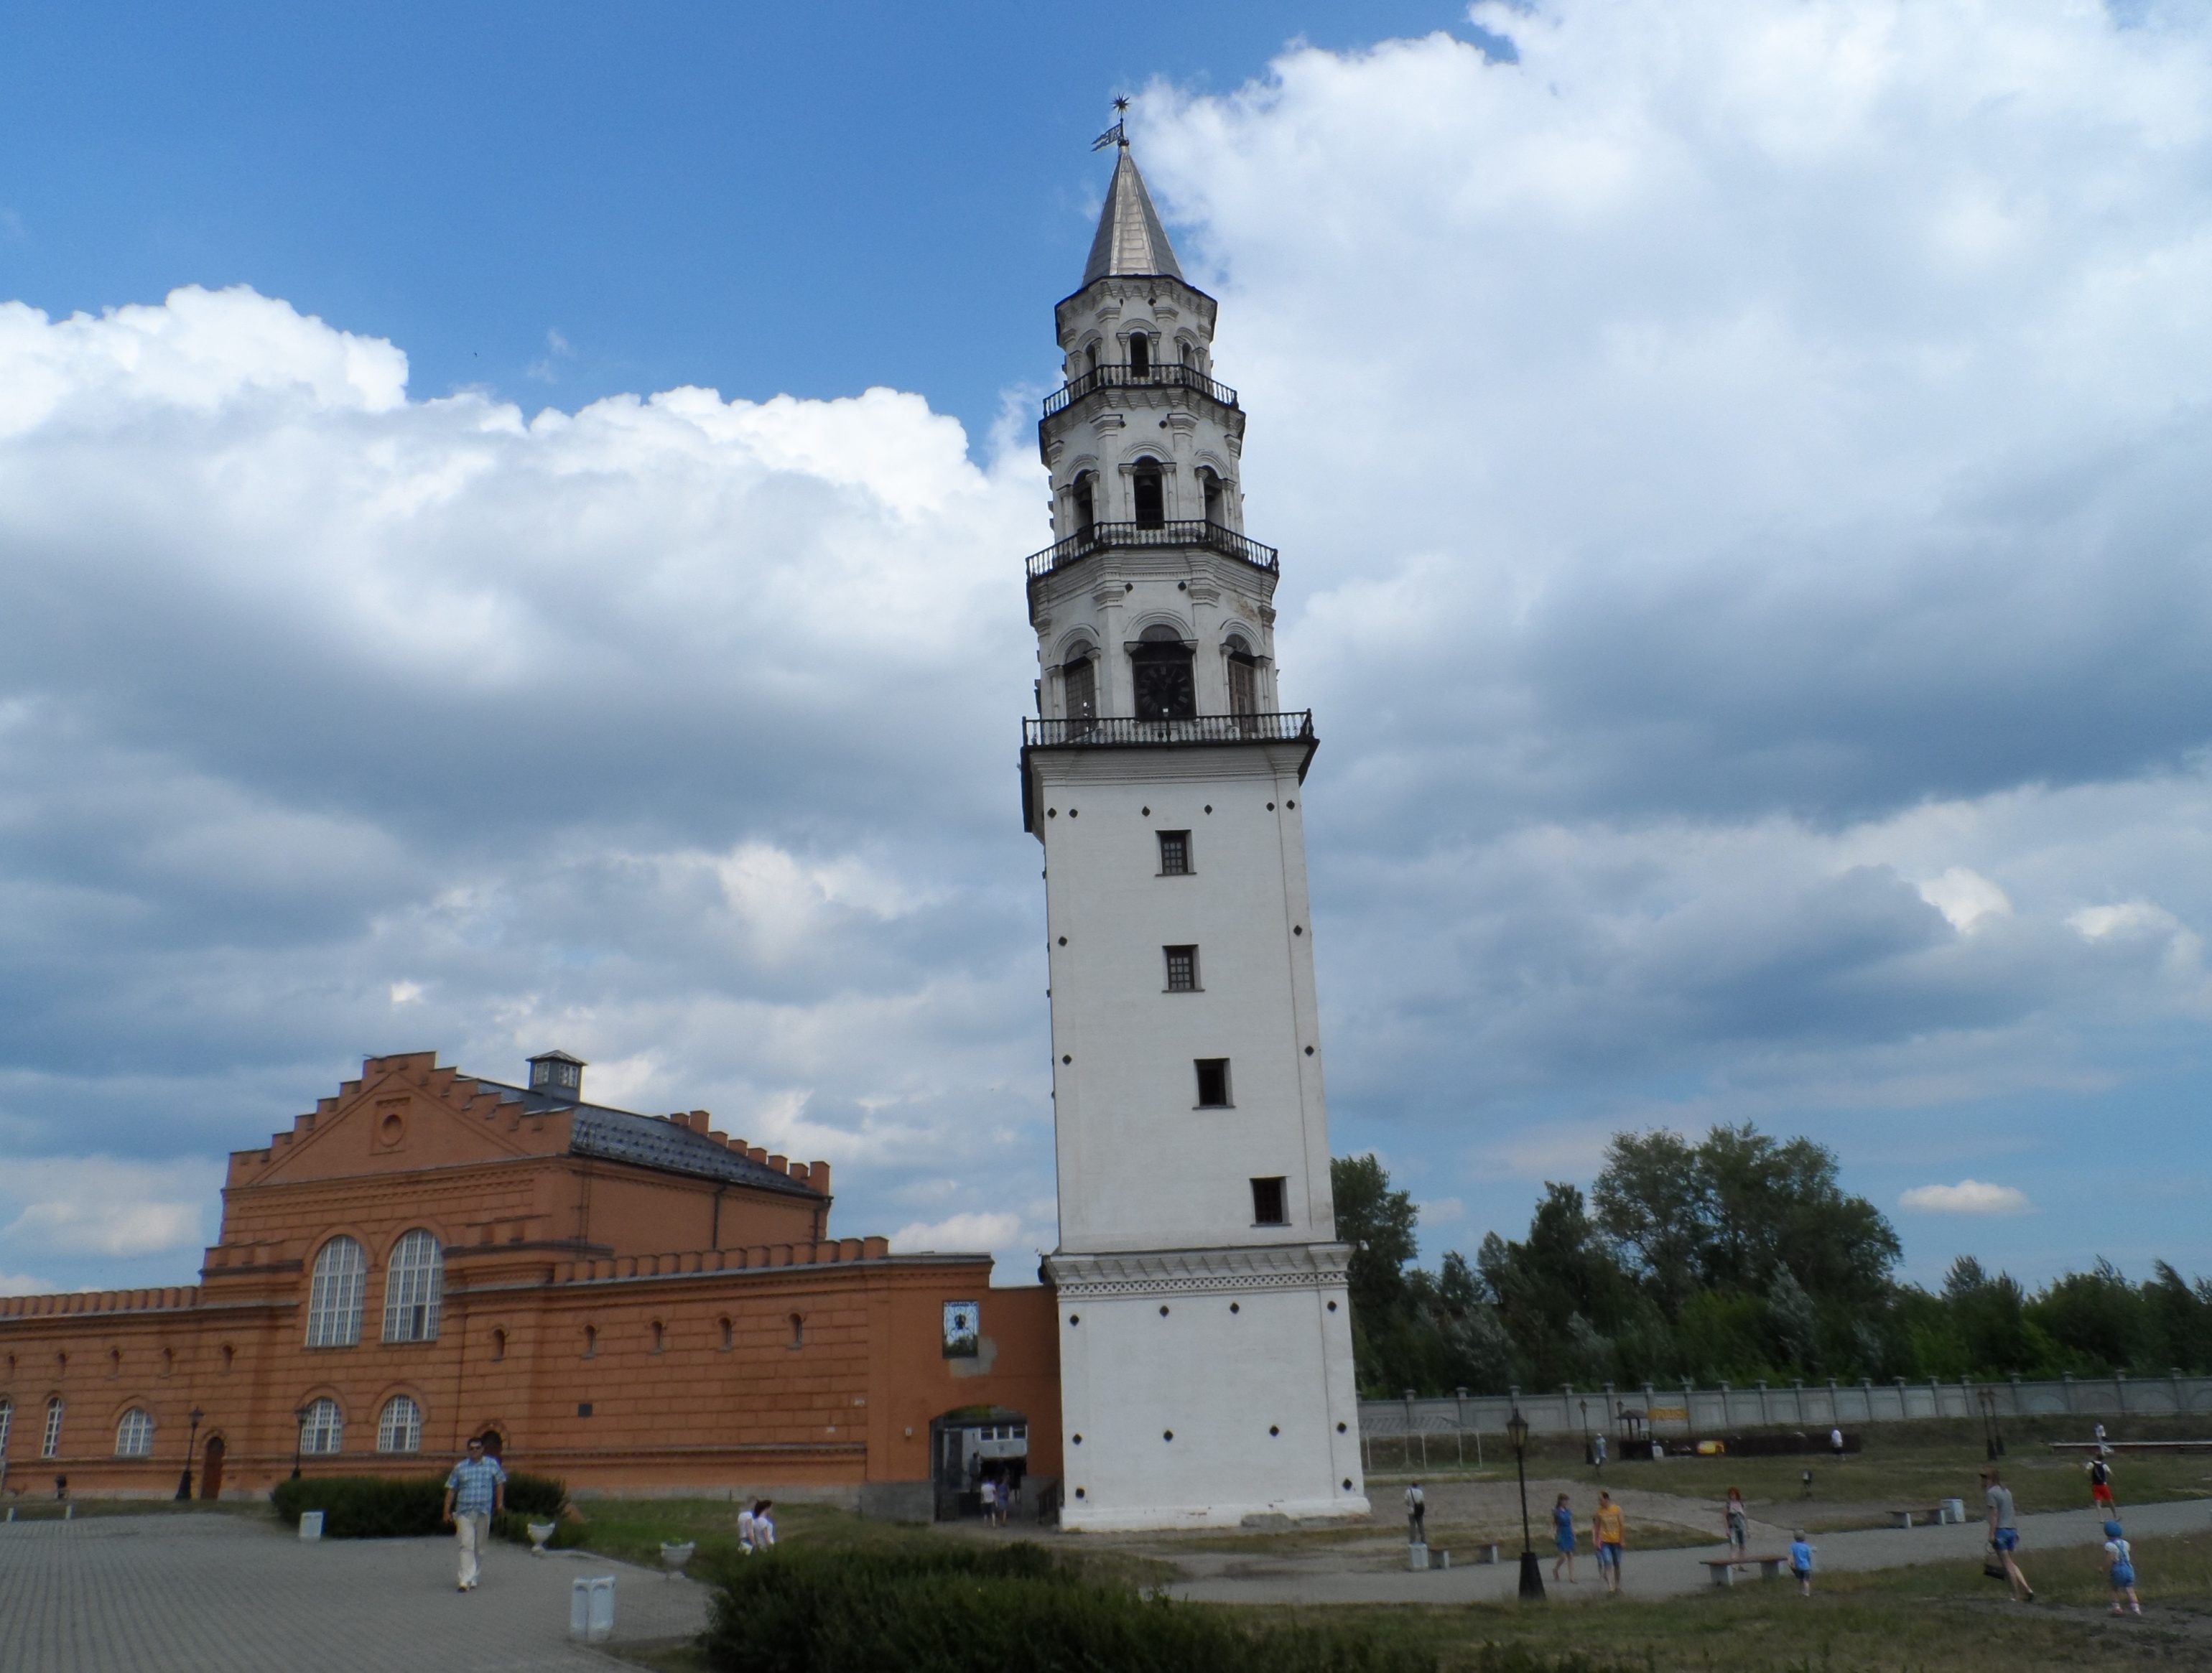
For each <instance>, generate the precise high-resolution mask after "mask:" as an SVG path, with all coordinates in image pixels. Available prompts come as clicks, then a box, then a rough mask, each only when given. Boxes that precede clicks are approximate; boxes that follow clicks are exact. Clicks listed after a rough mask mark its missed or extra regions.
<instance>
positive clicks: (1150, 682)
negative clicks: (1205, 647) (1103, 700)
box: [1135, 645, 1198, 720]
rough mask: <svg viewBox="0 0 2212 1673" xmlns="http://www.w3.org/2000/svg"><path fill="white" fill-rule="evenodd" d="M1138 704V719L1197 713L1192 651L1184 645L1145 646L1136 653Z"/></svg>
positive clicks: (1174, 717)
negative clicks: (1191, 669) (1191, 662)
mask: <svg viewBox="0 0 2212 1673" xmlns="http://www.w3.org/2000/svg"><path fill="white" fill-rule="evenodd" d="M1135 673H1136V687H1137V690H1136V699H1137V701H1136V708H1137V718H1139V720H1188V719H1191V718H1194V716H1195V715H1196V714H1197V713H1198V692H1197V688H1195V687H1194V685H1193V683H1192V682H1191V676H1190V653H1189V652H1188V651H1185V650H1184V649H1183V648H1182V646H1179V645H1178V646H1158V647H1155V646H1149V645H1148V646H1144V647H1143V648H1142V649H1141V650H1139V652H1138V653H1137V657H1136V659H1135Z"/></svg>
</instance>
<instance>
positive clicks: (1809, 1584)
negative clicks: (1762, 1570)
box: [1790, 1528, 1813, 1597]
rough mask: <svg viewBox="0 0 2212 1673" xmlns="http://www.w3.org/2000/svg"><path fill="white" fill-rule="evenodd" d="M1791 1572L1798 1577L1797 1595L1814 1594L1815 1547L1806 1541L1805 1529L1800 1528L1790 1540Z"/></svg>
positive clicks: (1806, 1595)
mask: <svg viewBox="0 0 2212 1673" xmlns="http://www.w3.org/2000/svg"><path fill="white" fill-rule="evenodd" d="M1790 1573H1792V1574H1795V1575H1796V1577H1797V1595H1798V1596H1799V1597H1811V1596H1812V1595H1813V1548H1812V1547H1811V1546H1809V1545H1808V1544H1807V1543H1805V1531H1804V1530H1803V1529H1802V1528H1800V1529H1798V1531H1796V1534H1795V1535H1793V1536H1792V1537H1791V1538H1790Z"/></svg>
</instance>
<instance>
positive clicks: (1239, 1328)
mask: <svg viewBox="0 0 2212 1673" xmlns="http://www.w3.org/2000/svg"><path fill="white" fill-rule="evenodd" d="M1349 1253H1350V1251H1349V1250H1348V1248H1347V1247H1346V1246H1345V1245H1343V1244H1340V1243H1321V1244H1295V1243H1294V1244H1271V1245H1267V1246H1259V1247H1246V1248H1228V1249H1161V1250H1143V1251H1124V1252H1114V1253H1110V1254H1068V1253H1060V1254H1055V1255H1053V1256H1050V1257H1048V1258H1047V1260H1046V1263H1045V1267H1046V1275H1047V1278H1048V1282H1050V1283H1051V1284H1052V1285H1053V1287H1054V1289H1055V1291H1056V1292H1057V1295H1058V1300H1059V1320H1058V1324H1059V1331H1060V1414H1061V1422H1062V1425H1063V1428H1062V1434H1063V1436H1064V1441H1063V1445H1064V1446H1065V1449H1066V1450H1065V1452H1064V1455H1063V1456H1064V1457H1065V1459H1066V1476H1065V1478H1064V1480H1065V1492H1064V1494H1063V1495H1062V1499H1061V1506H1060V1525H1061V1526H1062V1527H1064V1528H1069V1529H1074V1530H1078V1531H1093V1532H1101V1533H1103V1532H1109V1531H1126V1530H1131V1529H1141V1528H1217V1527H1231V1528H1233V1527H1236V1526H1237V1525H1238V1524H1240V1523H1242V1522H1243V1520H1244V1518H1247V1517H1249V1516H1257V1515H1269V1514H1273V1515H1281V1516H1290V1517H1294V1518H1300V1519H1309V1518H1331V1517H1333V1518H1350V1517H1361V1516H1364V1515H1366V1514H1367V1513H1368V1503H1367V1496H1366V1485H1365V1482H1364V1477H1363V1476H1362V1473H1361V1470H1360V1464H1359V1410H1358V1392H1357V1389H1356V1387H1355V1385H1354V1382H1353V1379H1352V1315H1351V1311H1350V1304H1349V1302H1348V1300H1346V1293H1345V1282H1344V1263H1345V1260H1346V1257H1347V1256H1348V1254H1349Z"/></svg>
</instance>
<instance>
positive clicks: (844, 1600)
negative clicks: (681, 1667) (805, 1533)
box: [702, 1544, 1436, 1673]
mask: <svg viewBox="0 0 2212 1673" xmlns="http://www.w3.org/2000/svg"><path fill="white" fill-rule="evenodd" d="M702 1646H703V1647H704V1649H705V1651H706V1653H707V1658H708V1662H709V1664H711V1665H713V1666H714V1667H716V1668H720V1669H726V1670H730V1673H842V1670H847V1669H854V1670H872V1669H883V1668H896V1669H898V1670H900V1673H1097V1670H1100V1669H1106V1668H1115V1669H1118V1668H1141V1669H1143V1670H1145V1673H1435V1668H1436V1658H1435V1656H1434V1654H1433V1652H1430V1651H1427V1650H1423V1649H1419V1648H1417V1647H1415V1646H1409V1645H1406V1644H1403V1643H1393V1642H1389V1641H1386V1640H1383V1638H1380V1637H1378V1636H1377V1635H1376V1634H1372V1633H1370V1632H1364V1631H1360V1630H1358V1629H1352V1628H1335V1627H1327V1626H1306V1625H1279V1624H1251V1623H1248V1622H1245V1621H1240V1620H1239V1619H1238V1618H1237V1616H1236V1615H1233V1614H1232V1613H1231V1612H1229V1611H1226V1610H1220V1609H1206V1608H1204V1607H1202V1606H1197V1605H1192V1604H1188V1603H1171V1602H1170V1601H1168V1600H1167V1599H1165V1598H1164V1597H1144V1596H1140V1595H1139V1593H1138V1592H1137V1591H1135V1590H1134V1589H1133V1588H1132V1587H1129V1586H1126V1585H1101V1584H1099V1583H1097V1582H1095V1581H1091V1580H1087V1579H1083V1578H1082V1577H1081V1576H1079V1575H1078V1574H1076V1573H1073V1572H1072V1571H1070V1570H1069V1569H1067V1568H1066V1567H1062V1566H1061V1565H1060V1564H1059V1563H1058V1562H1056V1561H1054V1558H1053V1556H1052V1555H1051V1554H1050V1553H1049V1552H1047V1551H1046V1550H1044V1549H1042V1547H1039V1546H1035V1545H1028V1544H1018V1545H1011V1546H1000V1547H996V1548H987V1549H980V1550H976V1549H961V1548H957V1547H948V1548H946V1549H940V1550H918V1551H912V1552H903V1551H902V1552H880V1553H878V1552H866V1553H863V1552H845V1553H836V1554H831V1553H825V1552H819V1551H805V1550H778V1551H774V1552H769V1553H767V1554H764V1555H758V1556H752V1557H747V1558H744V1559H742V1560H737V1561H732V1562H731V1563H730V1564H729V1565H727V1567H726V1570H725V1572H724V1573H723V1575H722V1577H721V1579H720V1583H719V1585H718V1589H717V1592H716V1596H715V1598H714V1610H713V1615H712V1619H711V1621H710V1623H709V1625H708V1629H707V1632H706V1634H705V1636H704V1638H703V1639H702Z"/></svg>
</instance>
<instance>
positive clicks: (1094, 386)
mask: <svg viewBox="0 0 2212 1673" xmlns="http://www.w3.org/2000/svg"><path fill="white" fill-rule="evenodd" d="M1099 389H1194V390H1196V391H1198V392H1199V393H1200V395H1203V396H1206V397H1210V398H1211V399H1212V400H1216V401H1218V402H1219V403H1221V404H1222V405H1223V406H1225V407H1233V406H1235V405H1236V404H1237V391H1235V390H1233V389H1231V388H1230V387H1229V385H1226V384H1217V383H1215V382H1214V381H1213V379H1211V378H1209V377H1207V376H1206V374H1205V373H1202V372H1200V370H1199V369H1198V368H1197V367H1194V366H1184V365H1182V364H1181V363H1180V362H1178V361H1169V362H1168V363H1167V364H1166V365H1165V366H1148V367H1146V368H1145V369H1144V370H1143V371H1142V372H1139V371H1138V370H1137V369H1136V367H1133V366H1094V367H1091V370H1090V371H1088V372H1086V373H1084V374H1083V375H1082V376H1081V377H1079V378H1078V379H1075V380H1074V381H1073V382H1072V383H1067V384H1063V385H1061V386H1060V388H1059V389H1058V390H1056V391H1054V392H1053V393H1052V394H1050V395H1048V396H1047V397H1045V400H1044V415H1045V416H1046V417H1047V418H1050V417H1051V416H1052V415H1054V413H1056V412H1064V411H1066V409H1067V408H1068V407H1069V405H1071V404H1072V403H1074V402H1077V401H1080V400H1081V399H1082V398H1083V397H1085V396H1086V395H1088V394H1090V393H1091V391H1093V390H1099Z"/></svg>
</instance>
